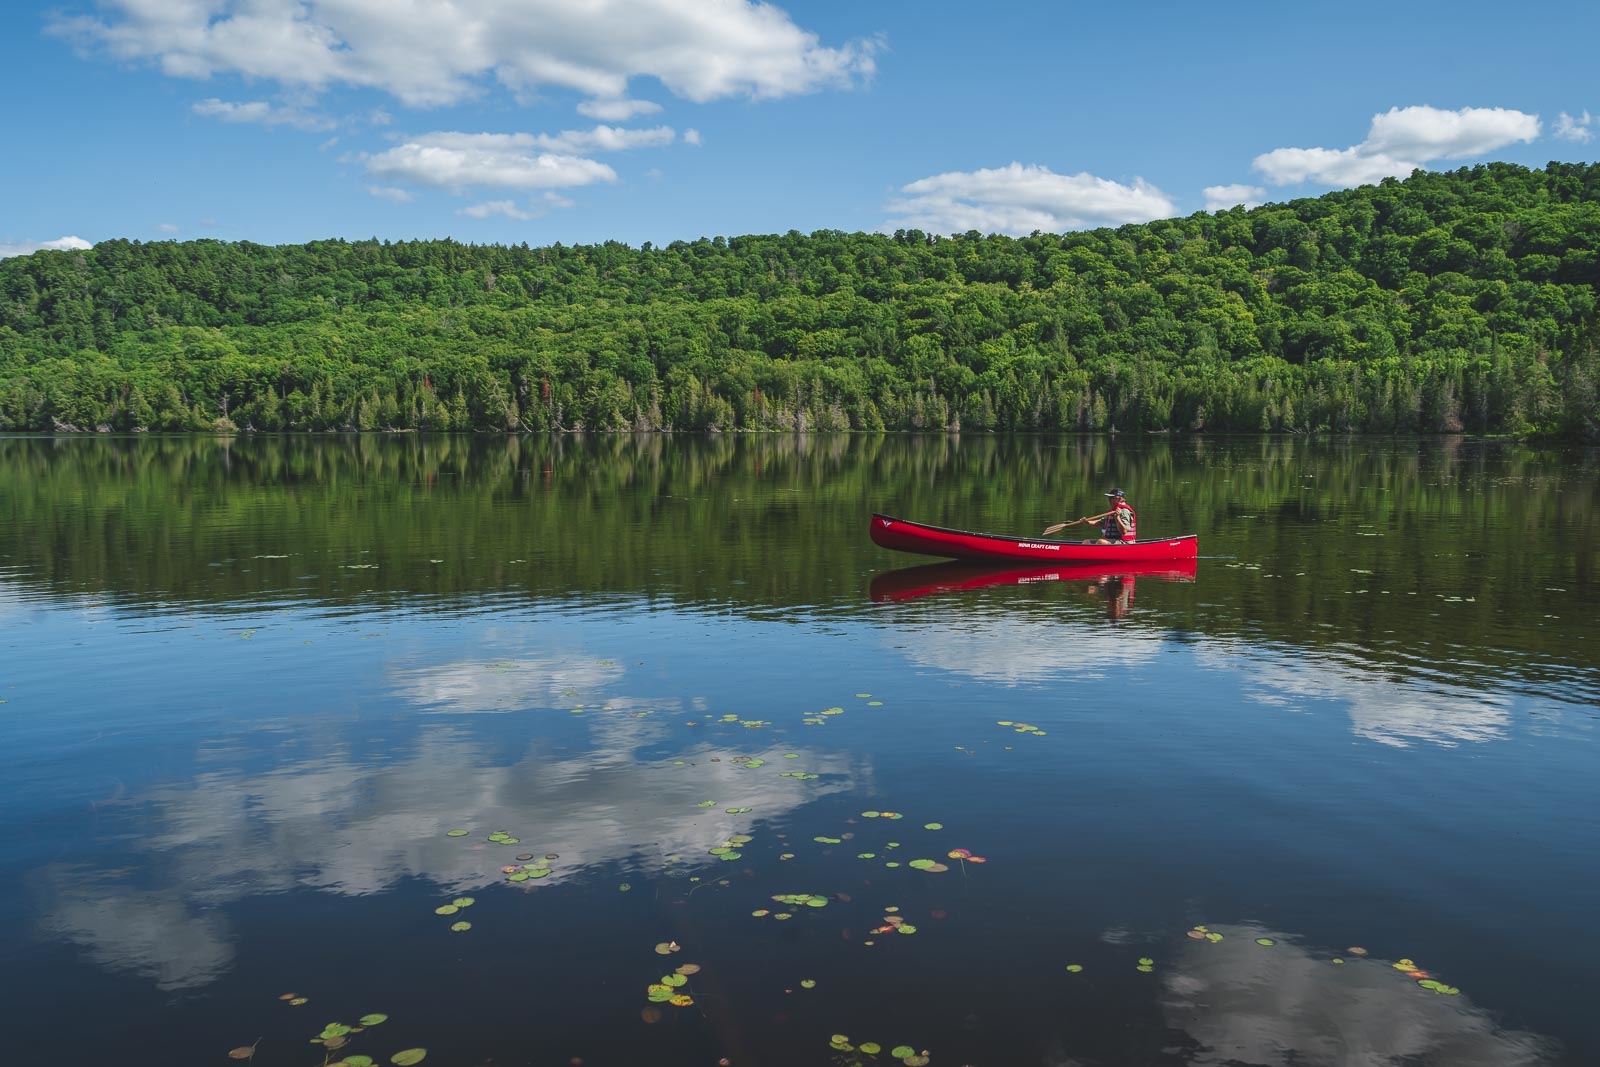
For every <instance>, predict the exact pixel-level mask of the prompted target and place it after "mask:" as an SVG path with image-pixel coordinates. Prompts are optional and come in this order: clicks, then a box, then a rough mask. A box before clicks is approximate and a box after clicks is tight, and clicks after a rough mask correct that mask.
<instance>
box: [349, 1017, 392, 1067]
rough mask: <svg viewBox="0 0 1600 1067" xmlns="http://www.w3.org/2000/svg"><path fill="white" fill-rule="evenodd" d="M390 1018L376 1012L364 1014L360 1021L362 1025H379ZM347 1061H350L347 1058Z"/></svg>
mask: <svg viewBox="0 0 1600 1067" xmlns="http://www.w3.org/2000/svg"><path fill="white" fill-rule="evenodd" d="M388 1019H389V1017H388V1016H387V1015H380V1014H378V1013H376V1012H374V1013H373V1014H371V1015H363V1016H362V1017H361V1018H360V1019H359V1020H358V1021H359V1022H360V1023H361V1025H362V1026H377V1025H378V1024H379V1023H381V1022H387V1021H388ZM346 1062H349V1061H348V1060H347V1061H346Z"/></svg>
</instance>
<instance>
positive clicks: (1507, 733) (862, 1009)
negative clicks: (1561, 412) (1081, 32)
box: [0, 435, 1600, 1067]
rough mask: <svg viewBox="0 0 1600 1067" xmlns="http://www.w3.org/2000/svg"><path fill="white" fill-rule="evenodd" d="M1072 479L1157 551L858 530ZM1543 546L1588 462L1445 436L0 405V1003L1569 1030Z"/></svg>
mask: <svg viewBox="0 0 1600 1067" xmlns="http://www.w3.org/2000/svg"><path fill="white" fill-rule="evenodd" d="M1112 487H1122V488H1125V489H1126V490H1127V492H1128V496H1129V500H1130V501H1131V502H1132V504H1133V505H1134V507H1135V508H1136V509H1137V510H1138V513H1139V520H1140V530H1141V533H1142V534H1143V535H1144V536H1147V537H1159V536H1166V535H1169V534H1178V533H1196V534H1198V535H1199V538H1200V541H1199V544H1200V554H1201V558H1200V560H1199V562H1198V565H1197V566H1196V568H1195V570H1194V571H1193V573H1192V574H1187V575H1185V574H1179V575H1167V576H1163V575H1161V574H1151V573H1142V574H1141V573H1131V569H1130V573H1128V574H1125V575H1117V574H1107V573H1099V574H1096V573H1090V574H1083V573H1075V572H1072V571H1070V570H1067V569H1057V570H1055V571H1050V570H1039V569H1035V570H1033V571H1029V572H1026V573H1020V574H1019V573H1016V572H1015V571H1013V572H1010V573H1004V572H1001V573H997V572H994V571H984V570H979V569H974V568H970V567H967V568H963V567H959V566H958V567H942V566H939V565H935V566H934V568H933V569H930V568H928V567H927V566H926V565H927V564H930V563H932V562H933V561H930V560H925V559H919V558H917V557H912V556H904V555H896V554H893V553H890V552H887V551H885V550H882V549H880V548H878V547H876V546H875V545H873V544H872V543H871V542H870V541H869V540H868V536H867V520H868V518H869V516H870V515H871V513H872V512H874V511H882V512H885V513H888V514H891V515H897V516H901V517H905V518H913V519H918V520H921V521H926V522H932V523H937V524H941V525H948V526H955V527H958V528H962V529H975V530H989V531H996V532H1006V533H1019V534H1027V535H1029V536H1036V535H1037V534H1038V532H1039V531H1040V530H1042V529H1043V528H1044V527H1045V526H1047V525H1049V524H1051V523H1055V522H1058V521H1062V520H1065V519H1071V518H1076V517H1078V516H1080V515H1083V514H1086V513H1089V514H1092V513H1094V512H1096V511H1099V510H1103V507H1104V505H1103V501H1104V499H1105V498H1104V497H1103V496H1102V493H1103V492H1104V491H1105V490H1106V489H1109V488H1112ZM909 568H919V569H916V570H909ZM1597 569H1600V463H1597V457H1596V455H1595V453H1593V452H1558V451H1543V450H1538V449H1534V448H1529V447H1526V446H1521V445H1514V444H1506V443H1495V442H1478V441H1470V440H1462V439H1442V440H1426V441H1421V442H1418V441H1398V442H1397V441H1390V440H1365V439H1362V440H1354V439H1352V440H1346V439H1339V440H1317V439H1306V438H1260V439H1257V438H1239V439H1220V440H1219V439H1190V438H1175V439H1169V438H1164V437H1158V438H1137V439H1133V438H1125V437H1116V438H1108V437H1085V438H1043V437H1041V438H1028V437H1024V438H1014V439H1006V438H992V437H985V436H973V435H966V436H962V437H945V436H927V437H910V436H907V437H899V436H889V437H881V436H867V435H838V436H810V437H794V436H737V437H734V436H721V437H710V438H691V437H674V436H660V435H658V436H640V437H632V436H589V437H553V438H546V437H538V438H511V439H502V438H498V437H494V438H489V437H430V438H418V437H415V436H360V437H356V436H351V437H324V438H305V437H294V438H272V437H266V438H261V437H255V438H252V437H238V438H231V439H225V438H198V437H193V438H160V437H143V438H135V437H128V438H105V437H92V438H91V437H83V438H77V437H74V438H56V439H50V438H23V437H13V438H3V439H0V752H3V755H0V767H3V769H4V773H3V776H0V812H3V813H4V816H5V832H4V833H3V834H0V915H3V916H4V917H3V918H0V960H3V962H4V968H5V973H6V975H7V981H6V983H5V984H6V988H7V993H6V996H5V997H4V1000H3V1002H0V1032H3V1033H4V1034H5V1037H6V1040H5V1046H6V1048H7V1051H8V1054H9V1055H10V1057H11V1058H12V1059H14V1060H16V1061H17V1062H43V1061H46V1060H53V1061H65V1062H70V1063H105V1064H113V1063H114V1064H117V1065H119V1067H132V1065H143V1064H151V1065H155V1064H162V1065H166V1064H173V1063H199V1064H204V1063H214V1064H219V1065H220V1064H225V1063H233V1062H247V1061H248V1062H249V1063H251V1064H254V1065H257V1067H276V1065H295V1067H299V1065H313V1064H323V1063H344V1064H353V1065H356V1067H361V1065H362V1064H366V1063H368V1062H372V1063H377V1064H388V1063H391V1062H393V1061H395V1057H397V1056H398V1062H400V1063H402V1064H404V1063H413V1062H417V1050H426V1052H425V1059H424V1060H423V1062H425V1063H427V1064H431V1065H438V1067H446V1065H460V1067H473V1065H480V1064H500V1065H517V1064H527V1065H546V1064H548V1065H570V1064H579V1063H581V1064H587V1065H592V1067H605V1065H638V1064H646V1063H648V1064H652V1065H658V1067H680V1065H681V1067H702V1065H714V1064H718V1063H719V1062H721V1063H731V1064H734V1065H741V1067H788V1065H796V1067H798V1065H808V1064H839V1065H847V1064H881V1065H884V1067H894V1065H895V1064H899V1063H902V1062H904V1063H910V1064H913V1065H915V1064H917V1063H921V1062H924V1060H925V1061H926V1062H928V1063H930V1064H934V1065H949V1067H961V1065H969V1064H970V1065H974V1067H1003V1065H1017V1064H1036V1065H1043V1067H1066V1065H1082V1067H1088V1065H1108V1067H1109V1065H1123V1064H1139V1065H1164V1064H1180V1063H1181V1064H1216V1065H1225V1064H1274V1065H1276V1064H1283V1065H1289V1064H1295V1065H1321V1064H1327V1065H1357V1064H1360V1065H1366V1064H1374V1065H1376V1064H1396V1065H1399V1064H1405V1065H1430V1067H1431V1065H1439V1067H1446V1065H1448V1067H1462V1065H1467V1067H1477V1065H1491V1064H1492V1065H1501V1064H1513V1065H1524V1064H1526V1065H1534V1064H1540V1065H1544V1064H1549V1065H1578V1064H1593V1063H1596V1062H1600V1017H1597V1016H1596V1013H1595V1012H1594V1008H1593V995H1594V991H1595V989H1596V988H1597V982H1596V979H1595V977H1594V974H1593V969H1594V967H1595V961H1596V960H1597V959H1600V929H1597V927H1596V926H1595V924H1594V923H1593V921H1592V914H1593V901H1594V899H1595V897H1596V894H1597V891H1600V850H1597V849H1596V847H1595V846H1596V841H1597V831H1600V746H1597V738H1596V735H1595V732H1596V726H1597V714H1600V712H1597V708H1600V648H1597V645H1600V573H1597ZM378 1016H385V1018H382V1019H378V1018H377V1017H378ZM363 1017H366V1019H367V1021H366V1023H365V1024H363V1023H362V1019H363ZM230 1051H232V1052H234V1053H235V1058H234V1059H229V1054H230Z"/></svg>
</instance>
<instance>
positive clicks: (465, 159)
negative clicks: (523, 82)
mask: <svg viewBox="0 0 1600 1067" xmlns="http://www.w3.org/2000/svg"><path fill="white" fill-rule="evenodd" d="M537 147H538V141H537V139H536V138H535V137H534V136H533V135H531V134H525V133H429V134H423V135H421V136H419V137H417V138H415V139H413V140H411V141H408V142H406V143H404V144H401V145H397V146H396V147H394V148H391V149H389V150H388V151H386V152H380V153H379V154H378V155H375V156H372V157H370V158H368V159H367V173H369V174H371V175H372V176H373V177H375V178H378V179H380V180H384V181H404V182H413V183H416V184H418V185H431V186H436V187H440V188H448V189H464V188H467V187H469V186H494V187H497V188H504V189H560V188H569V187H572V186H579V185H592V184H594V183H595V182H612V181H616V179H617V172H616V171H614V170H612V169H611V168H610V167H608V166H606V165H605V164H604V163H600V162H597V161H595V160H592V159H586V158H583V157H581V156H575V155H569V154H565V153H559V152H538V151H535V149H536V148H537Z"/></svg>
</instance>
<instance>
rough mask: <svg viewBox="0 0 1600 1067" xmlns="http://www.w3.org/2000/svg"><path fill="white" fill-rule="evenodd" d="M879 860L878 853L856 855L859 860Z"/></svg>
mask: <svg viewBox="0 0 1600 1067" xmlns="http://www.w3.org/2000/svg"><path fill="white" fill-rule="evenodd" d="M877 858H878V854H877V853H876V852H857V853H856V859H858V860H872V859H877Z"/></svg>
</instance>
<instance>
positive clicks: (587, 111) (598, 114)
mask: <svg viewBox="0 0 1600 1067" xmlns="http://www.w3.org/2000/svg"><path fill="white" fill-rule="evenodd" d="M660 110H661V105H660V104H657V103H655V102H654V101H651V100H629V99H626V98H622V99H618V100H585V101H584V102H583V103H581V104H579V105H578V113H579V114H580V115H588V116H589V117H590V118H592V119H599V120H600V121H601V122H627V121H628V120H629V119H633V118H638V117H639V116H640V115H654V114H655V113H656V112H657V111H660Z"/></svg>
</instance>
